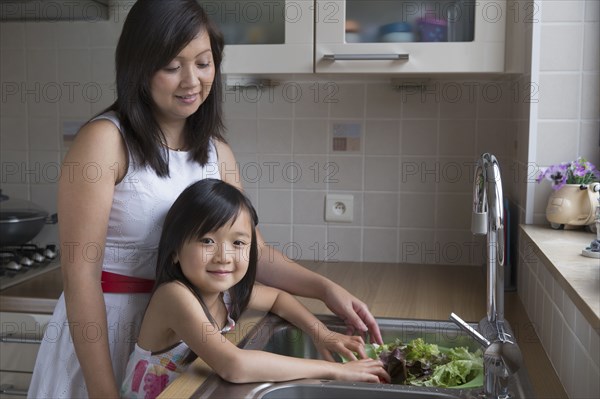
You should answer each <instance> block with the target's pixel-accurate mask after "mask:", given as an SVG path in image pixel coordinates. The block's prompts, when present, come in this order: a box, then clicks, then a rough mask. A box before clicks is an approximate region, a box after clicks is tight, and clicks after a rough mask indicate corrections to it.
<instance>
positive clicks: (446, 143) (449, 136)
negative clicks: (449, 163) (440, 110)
mask: <svg viewBox="0 0 600 399" xmlns="http://www.w3.org/2000/svg"><path fill="white" fill-rule="evenodd" d="M475 133H476V129H475V120H452V119H443V120H440V137H439V154H440V155H452V156H460V155H462V156H465V155H466V156H470V157H472V156H473V154H474V152H475V143H476V141H475V137H476V134H475Z"/></svg>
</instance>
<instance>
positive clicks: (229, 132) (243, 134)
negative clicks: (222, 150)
mask: <svg viewBox="0 0 600 399" xmlns="http://www.w3.org/2000/svg"><path fill="white" fill-rule="evenodd" d="M225 127H226V131H225V139H226V140H227V141H228V143H229V145H230V146H231V149H232V150H233V151H234V152H235V154H239V153H246V152H247V153H258V121H257V120H256V119H226V121H225Z"/></svg>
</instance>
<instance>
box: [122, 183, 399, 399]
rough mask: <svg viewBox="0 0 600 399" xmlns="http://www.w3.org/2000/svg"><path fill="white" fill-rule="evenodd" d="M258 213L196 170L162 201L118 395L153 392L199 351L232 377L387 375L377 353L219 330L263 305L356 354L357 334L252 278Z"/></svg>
mask: <svg viewBox="0 0 600 399" xmlns="http://www.w3.org/2000/svg"><path fill="white" fill-rule="evenodd" d="M256 224H257V217H256V213H255V211H254V208H253V207H252V205H251V203H250V201H249V200H248V199H247V198H246V197H245V196H244V195H243V194H242V193H241V192H240V191H239V190H238V189H237V188H235V187H233V186H231V185H229V184H227V183H225V182H223V181H221V180H217V179H204V180H200V181H198V182H197V183H194V184H193V185H191V186H190V187H188V188H186V189H185V190H184V191H183V192H182V193H181V195H180V196H179V197H178V199H177V200H176V201H175V203H174V204H173V206H172V207H171V209H170V210H169V212H168V214H167V217H166V219H165V222H164V226H163V230H162V235H161V238H160V244H159V249H158V263H157V270H156V284H155V289H154V293H153V295H152V298H151V299H150V303H149V305H148V308H147V309H146V313H145V315H144V319H143V321H142V325H141V330H140V335H139V339H138V342H137V344H136V346H135V349H134V351H133V353H132V354H131V357H130V359H129V363H128V365H127V371H126V377H125V380H124V382H123V385H122V388H121V395H122V397H124V398H138V397H139V398H141V397H145V398H154V397H156V396H158V394H160V392H162V391H163V390H164V388H165V387H166V386H167V385H168V384H169V383H170V382H171V381H173V380H174V379H175V378H176V377H177V376H178V375H179V374H180V373H181V372H182V371H184V370H185V369H186V367H187V365H188V364H189V363H190V362H191V361H192V360H193V359H194V358H195V357H196V356H200V357H201V358H202V359H203V360H204V361H205V362H206V363H207V364H208V365H209V366H210V367H212V368H213V370H214V371H215V372H216V373H217V374H219V376H221V377H222V378H223V379H225V380H227V381H230V382H235V383H243V382H256V381H283V380H291V379H298V378H328V379H343V380H356V381H367V382H377V381H379V379H380V378H381V379H383V380H386V381H389V376H388V375H387V373H386V372H385V370H384V369H383V367H382V364H381V362H380V361H378V360H372V359H361V360H354V361H351V362H348V363H344V364H342V363H335V362H328V361H324V360H312V359H298V358H292V357H286V356H280V355H276V354H272V353H268V352H262V351H251V350H243V349H240V348H238V347H236V346H235V345H234V344H232V343H231V342H230V341H228V340H227V339H224V338H223V337H222V336H221V333H222V332H226V331H229V330H230V329H231V328H233V326H234V325H235V320H236V319H238V318H239V317H240V315H241V313H242V312H243V311H244V310H245V309H246V308H252V309H257V310H262V311H271V312H273V313H275V314H277V315H279V316H281V317H283V318H285V319H287V320H288V321H290V322H291V323H293V324H295V325H296V326H297V327H299V328H301V329H302V330H303V331H305V332H306V333H307V334H309V335H310V336H311V337H312V339H313V341H314V343H315V345H316V346H317V348H318V349H319V351H320V352H321V353H322V354H323V356H324V357H326V358H328V359H331V355H330V353H329V351H332V352H337V353H339V354H341V355H343V356H345V357H347V358H351V359H356V357H355V356H354V354H353V352H359V348H360V347H361V346H362V345H363V341H362V338H360V337H356V336H346V335H342V334H338V333H334V332H332V331H330V330H328V329H327V328H326V327H325V326H324V325H323V324H322V323H321V322H319V320H318V319H317V318H316V317H315V316H314V315H312V314H311V313H310V312H309V311H308V310H307V309H306V308H304V307H303V306H302V305H301V304H300V303H299V302H297V301H296V299H295V298H294V297H292V296H291V295H290V294H287V293H285V292H283V291H281V290H278V289H275V288H271V287H267V286H262V285H258V286H254V279H255V276H256V261H257V242H256V232H255V226H256Z"/></svg>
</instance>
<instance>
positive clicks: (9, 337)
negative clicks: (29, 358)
mask: <svg viewBox="0 0 600 399" xmlns="http://www.w3.org/2000/svg"><path fill="white" fill-rule="evenodd" d="M0 342H3V343H5V344H37V345H39V344H41V343H42V338H21V337H17V336H15V334H14V333H10V334H6V333H5V334H0Z"/></svg>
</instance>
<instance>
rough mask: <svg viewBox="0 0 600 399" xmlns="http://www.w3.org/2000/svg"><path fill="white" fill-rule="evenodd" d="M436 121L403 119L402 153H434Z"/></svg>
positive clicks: (436, 137) (435, 147)
mask: <svg viewBox="0 0 600 399" xmlns="http://www.w3.org/2000/svg"><path fill="white" fill-rule="evenodd" d="M437 131H438V122H437V121H435V120H404V121H402V123H401V146H400V153H401V154H402V155H411V156H414V155H436V153H437V140H438V134H437V133H438V132H437Z"/></svg>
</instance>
